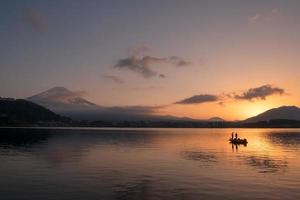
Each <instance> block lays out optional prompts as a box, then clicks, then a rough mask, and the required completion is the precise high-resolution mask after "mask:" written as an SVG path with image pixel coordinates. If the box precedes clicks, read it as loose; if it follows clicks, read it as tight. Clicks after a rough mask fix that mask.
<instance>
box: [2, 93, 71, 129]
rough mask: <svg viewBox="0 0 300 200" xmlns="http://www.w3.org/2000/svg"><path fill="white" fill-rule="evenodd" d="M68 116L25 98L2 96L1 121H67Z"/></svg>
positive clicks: (3, 122)
mask: <svg viewBox="0 0 300 200" xmlns="http://www.w3.org/2000/svg"><path fill="white" fill-rule="evenodd" d="M65 121H69V119H68V118H65V117H62V116H60V115H57V114H55V113H53V112H52V111H50V110H48V109H46V108H44V107H42V106H40V105H37V104H35V103H32V102H30V101H26V100H23V99H17V100H15V99H10V98H0V123H1V124H5V123H36V122H65Z"/></svg>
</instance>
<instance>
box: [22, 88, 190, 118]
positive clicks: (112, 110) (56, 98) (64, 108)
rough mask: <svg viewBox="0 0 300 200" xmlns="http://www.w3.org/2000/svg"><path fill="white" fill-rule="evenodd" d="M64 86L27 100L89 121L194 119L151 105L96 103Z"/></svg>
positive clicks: (71, 116) (65, 114) (59, 112)
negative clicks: (164, 112)
mask: <svg viewBox="0 0 300 200" xmlns="http://www.w3.org/2000/svg"><path fill="white" fill-rule="evenodd" d="M81 96H82V94H81V93H80V92H74V91H71V90H68V89H66V88H64V87H54V88H51V89H49V90H47V91H45V92H41V93H39V94H37V95H34V96H31V97H28V98H27V100H28V101H31V102H34V103H36V104H39V105H41V106H44V107H46V108H48V109H50V110H51V111H53V112H55V113H58V114H60V115H63V116H67V117H70V118H72V119H75V120H89V121H96V120H97V121H101V120H102V121H176V120H184V121H188V120H192V119H190V118H178V117H174V116H161V115H157V114H156V110H157V109H158V107H155V106H153V107H151V106H114V107H105V106H100V105H96V104H94V103H92V102H90V101H88V100H86V99H84V98H82V97H81Z"/></svg>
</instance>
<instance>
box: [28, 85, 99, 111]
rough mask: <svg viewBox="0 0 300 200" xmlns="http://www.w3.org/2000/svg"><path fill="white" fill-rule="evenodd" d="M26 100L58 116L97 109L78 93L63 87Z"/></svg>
mask: <svg viewBox="0 0 300 200" xmlns="http://www.w3.org/2000/svg"><path fill="white" fill-rule="evenodd" d="M27 100H29V101H31V102H34V103H37V104H39V105H42V106H44V107H46V108H48V109H50V110H52V111H54V112H57V113H60V114H63V113H64V112H68V111H72V112H73V111H83V110H93V109H95V107H97V105H96V104H94V103H92V102H90V101H88V100H86V99H84V98H82V97H81V94H80V92H73V91H70V90H68V89H66V88H64V87H54V88H51V89H49V90H47V91H45V92H41V93H39V94H37V95H34V96H31V97H28V98H27Z"/></svg>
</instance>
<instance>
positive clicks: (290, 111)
mask: <svg viewBox="0 0 300 200" xmlns="http://www.w3.org/2000/svg"><path fill="white" fill-rule="evenodd" d="M272 119H288V120H299V121H300V108H298V107H296V106H282V107H279V108H273V109H271V110H268V111H266V112H264V113H262V114H259V115H257V116H254V117H251V118H248V119H246V120H245V121H243V122H244V123H254V122H259V121H269V120H272Z"/></svg>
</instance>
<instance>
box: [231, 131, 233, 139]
mask: <svg viewBox="0 0 300 200" xmlns="http://www.w3.org/2000/svg"><path fill="white" fill-rule="evenodd" d="M231 139H232V140H233V132H232V133H231Z"/></svg>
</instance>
